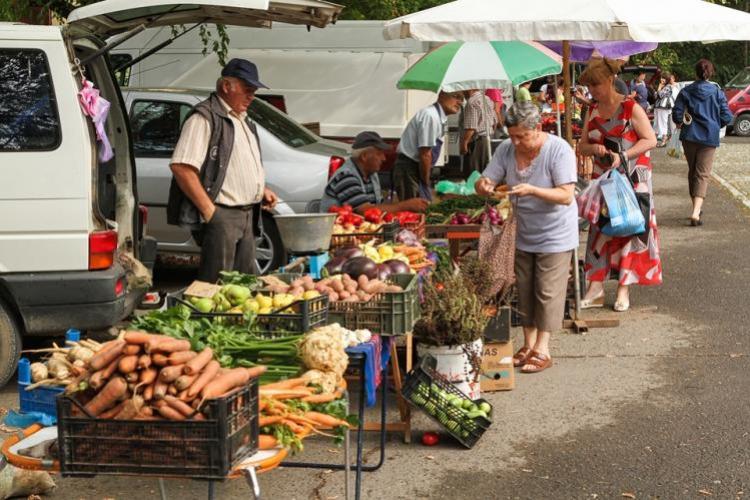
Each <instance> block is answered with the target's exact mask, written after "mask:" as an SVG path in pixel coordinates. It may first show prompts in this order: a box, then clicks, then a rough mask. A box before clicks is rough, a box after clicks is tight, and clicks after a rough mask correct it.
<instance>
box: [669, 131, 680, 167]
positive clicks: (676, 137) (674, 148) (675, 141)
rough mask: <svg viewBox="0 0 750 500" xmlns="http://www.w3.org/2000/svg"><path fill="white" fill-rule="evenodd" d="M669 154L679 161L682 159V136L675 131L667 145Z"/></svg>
mask: <svg viewBox="0 0 750 500" xmlns="http://www.w3.org/2000/svg"><path fill="white" fill-rule="evenodd" d="M667 154H668V155H669V156H671V157H672V158H677V159H678V160H679V159H681V158H682V156H683V155H682V143H681V142H680V134H679V133H678V132H677V131H676V130H675V132H674V133H673V134H672V137H670V138H669V142H668V143H667Z"/></svg>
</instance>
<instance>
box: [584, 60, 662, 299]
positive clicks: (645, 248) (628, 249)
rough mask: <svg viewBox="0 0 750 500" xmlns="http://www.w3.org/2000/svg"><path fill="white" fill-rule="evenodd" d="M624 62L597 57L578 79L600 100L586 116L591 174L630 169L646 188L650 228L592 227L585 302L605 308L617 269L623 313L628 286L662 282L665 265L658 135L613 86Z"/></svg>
mask: <svg viewBox="0 0 750 500" xmlns="http://www.w3.org/2000/svg"><path fill="white" fill-rule="evenodd" d="M620 65H621V63H620V62H619V61H613V60H611V59H597V60H594V61H592V62H591V63H589V65H588V67H587V68H586V71H584V72H583V74H582V75H581V77H580V78H579V81H580V82H581V83H582V84H584V85H587V86H588V88H589V91H590V92H591V95H592V97H593V98H594V100H595V101H596V103H595V104H593V105H592V107H591V109H590V111H589V115H588V117H587V118H586V123H585V126H584V129H583V134H582V137H581V142H580V144H579V151H580V153H581V154H584V155H589V156H593V159H594V172H593V178H597V177H599V176H601V175H603V174H605V173H606V172H607V171H608V170H609V169H611V168H619V169H620V171H621V172H623V173H624V172H625V169H627V174H628V176H629V177H630V179H631V180H632V181H633V183H634V185H635V192H636V193H648V196H647V198H648V200H649V207H650V217H649V221H648V230H647V231H646V232H645V233H643V234H640V235H635V236H625V237H617V236H607V235H605V234H603V233H602V232H601V231H600V230H599V227H598V226H597V225H595V224H593V225H592V226H591V227H590V229H589V238H588V243H587V245H586V265H585V269H586V278H587V279H588V281H589V286H588V290H587V291H586V295H585V297H584V299H583V301H582V302H581V306H582V307H583V308H589V307H602V306H603V305H604V281H605V280H607V279H609V278H610V275H611V274H612V273H613V272H616V273H617V274H618V279H619V286H618V288H617V298H616V300H615V304H614V309H615V311H618V312H624V311H627V310H628V308H629V307H630V295H629V287H630V285H659V284H661V282H662V267H661V258H660V257H659V237H658V232H657V228H656V213H655V212H654V203H653V187H652V184H651V158H650V154H649V151H650V150H651V149H653V148H654V146H656V137H655V135H654V130H653V129H652V128H651V123H650V122H649V120H648V117H647V116H646V112H645V111H644V110H643V108H642V107H641V106H638V105H636V103H635V101H633V100H632V99H629V98H627V97H625V96H622V95H620V94H618V93H617V92H616V91H615V87H614V79H615V75H616V74H617V73H618V72H619V70H620ZM605 139H606V140H605ZM605 143H606V144H607V146H609V149H608V147H607V146H605ZM614 143H616V144H619V148H620V151H621V152H622V153H617V152H615V151H612V150H611V149H615V148H614V147H613V146H612V144H614ZM625 162H627V165H626V166H625V165H624V163H625Z"/></svg>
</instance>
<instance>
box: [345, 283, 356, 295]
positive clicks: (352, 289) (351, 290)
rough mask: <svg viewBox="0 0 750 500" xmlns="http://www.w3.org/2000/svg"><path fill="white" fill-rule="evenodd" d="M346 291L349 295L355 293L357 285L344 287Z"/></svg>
mask: <svg viewBox="0 0 750 500" xmlns="http://www.w3.org/2000/svg"><path fill="white" fill-rule="evenodd" d="M346 291H347V292H349V294H350V295H351V294H353V293H357V284H356V283H351V284H350V285H347V286H346Z"/></svg>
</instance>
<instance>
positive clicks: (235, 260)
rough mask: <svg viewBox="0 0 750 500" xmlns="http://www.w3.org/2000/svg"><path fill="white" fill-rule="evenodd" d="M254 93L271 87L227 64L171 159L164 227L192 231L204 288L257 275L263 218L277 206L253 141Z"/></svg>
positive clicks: (244, 66)
mask: <svg viewBox="0 0 750 500" xmlns="http://www.w3.org/2000/svg"><path fill="white" fill-rule="evenodd" d="M259 88H268V87H266V86H265V85H263V84H262V83H261V82H260V80H259V78H258V68H257V67H256V66H255V64H253V63H251V62H250V61H246V60H244V59H232V60H231V61H229V62H228V63H227V65H226V66H224V69H223V70H222V71H221V78H219V80H218V81H217V82H216V92H213V93H212V94H211V96H210V97H209V98H208V99H206V100H205V101H203V102H201V103H199V104H198V105H196V106H195V108H194V109H193V111H192V113H191V114H190V116H189V117H188V118H187V120H186V121H185V124H184V125H183V127H182V132H181V134H180V139H179V141H178V142H177V145H176V146H175V149H174V153H173V155H172V162H171V165H170V168H171V169H172V173H173V176H174V177H173V179H172V185H171V186H170V190H169V205H168V208H167V218H168V220H167V222H169V223H170V224H176V225H180V226H182V227H186V228H189V229H191V230H192V231H193V235H194V236H196V239H197V240H199V241H200V242H201V264H200V270H199V272H198V279H200V280H203V281H209V282H214V281H216V280H217V278H218V277H219V272H220V271H222V270H236V271H240V272H243V273H251V274H252V273H255V272H256V266H255V237H256V235H258V234H260V232H261V227H260V224H261V222H260V221H261V217H260V215H261V214H260V210H261V208H265V209H270V208H273V206H274V205H275V204H276V202H277V197H276V195H275V194H274V193H273V192H272V191H271V190H270V189H268V188H267V187H266V186H265V178H266V177H265V172H264V171H263V164H262V162H261V156H260V145H259V140H258V133H257V130H256V128H255V124H253V123H252V122H251V121H250V120H249V118H248V117H247V108H248V107H249V106H250V103H252V102H253V99H254V98H255V92H256V90H258V89H259Z"/></svg>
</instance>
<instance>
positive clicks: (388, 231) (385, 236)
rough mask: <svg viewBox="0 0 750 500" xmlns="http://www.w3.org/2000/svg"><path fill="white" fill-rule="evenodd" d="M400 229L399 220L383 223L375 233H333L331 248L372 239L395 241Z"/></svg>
mask: <svg viewBox="0 0 750 500" xmlns="http://www.w3.org/2000/svg"><path fill="white" fill-rule="evenodd" d="M400 230H401V226H400V225H399V223H398V222H389V223H387V224H383V225H381V226H380V229H378V230H377V231H375V232H374V233H349V234H332V235H331V248H330V249H331V250H336V249H337V248H344V247H351V246H357V245H362V244H364V243H368V242H370V241H372V240H375V243H385V242H386V241H393V239H394V238H395V237H396V234H398V232H399V231H400Z"/></svg>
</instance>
